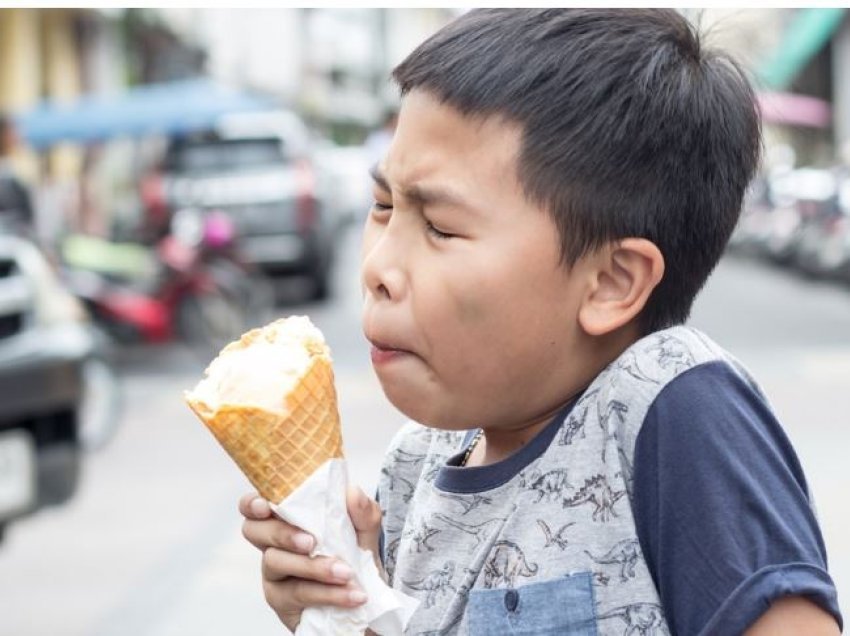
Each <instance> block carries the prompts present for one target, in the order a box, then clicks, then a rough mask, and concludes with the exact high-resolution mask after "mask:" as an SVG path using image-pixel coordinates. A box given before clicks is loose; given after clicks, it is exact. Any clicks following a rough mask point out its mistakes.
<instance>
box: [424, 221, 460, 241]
mask: <svg viewBox="0 0 850 636" xmlns="http://www.w3.org/2000/svg"><path fill="white" fill-rule="evenodd" d="M425 229H426V230H427V231H428V233H429V234H430V235H431V236H433V237H434V238H436V239H439V240H446V239H450V238H454V236H455V235H454V234H448V233H446V232H442V231H440V230H439V229H437V228H436V227H435V226H434V224H433V223H431V221H425Z"/></svg>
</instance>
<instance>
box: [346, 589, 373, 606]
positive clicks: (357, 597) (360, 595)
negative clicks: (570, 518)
mask: <svg viewBox="0 0 850 636" xmlns="http://www.w3.org/2000/svg"><path fill="white" fill-rule="evenodd" d="M367 598H368V597H367V596H366V592H364V591H363V590H351V591H350V592H349V593H348V600H350V601H351V602H352V603H356V604H357V605H360V604H361V603H365V602H366V599H367Z"/></svg>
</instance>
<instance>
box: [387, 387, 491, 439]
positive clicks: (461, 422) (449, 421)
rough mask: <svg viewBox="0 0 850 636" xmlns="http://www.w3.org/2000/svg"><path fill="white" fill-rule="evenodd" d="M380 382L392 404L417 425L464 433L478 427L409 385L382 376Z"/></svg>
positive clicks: (447, 406) (444, 404)
mask: <svg viewBox="0 0 850 636" xmlns="http://www.w3.org/2000/svg"><path fill="white" fill-rule="evenodd" d="M378 380H379V381H380V383H381V388H382V389H383V390H384V395H386V396H387V399H388V400H389V401H390V404H392V405H393V406H394V407H395V408H396V410H398V411H399V412H400V413H402V414H403V415H404V416H405V417H408V418H410V419H411V420H413V421H414V422H416V423H417V424H422V425H423V426H427V427H429V428H437V429H440V430H444V431H464V430H467V429H469V428H475V426H476V424H469V423H467V422H465V419H464V418H461V417H458V414H457V412H456V411H455V410H453V409H452V408H451V405H450V404H446V403H436V402H435V400H434V399H433V396H430V395H427V394H425V393H423V392H421V391H416V390H415V389H413V387H411V386H409V385H406V386H402V385H401V384H400V383H398V382H391V381H384V380H383V379H381V377H380V375H379V376H378Z"/></svg>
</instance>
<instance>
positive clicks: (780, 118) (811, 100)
mask: <svg viewBox="0 0 850 636" xmlns="http://www.w3.org/2000/svg"><path fill="white" fill-rule="evenodd" d="M757 98H758V105H759V109H760V110H761V116H762V121H764V122H765V123H766V124H782V125H786V126H803V127H806V128H826V127H827V126H829V124H830V122H831V120H832V107H831V106H830V104H829V102H826V101H824V100H822V99H818V98H817V97H810V96H808V95H795V94H793V93H783V92H767V93H765V92H762V93H759V94H758V95H757Z"/></svg>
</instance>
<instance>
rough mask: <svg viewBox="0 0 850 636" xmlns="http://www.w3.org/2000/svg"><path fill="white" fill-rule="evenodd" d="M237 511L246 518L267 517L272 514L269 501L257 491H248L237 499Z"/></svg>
mask: <svg viewBox="0 0 850 636" xmlns="http://www.w3.org/2000/svg"><path fill="white" fill-rule="evenodd" d="M239 512H240V513H241V514H242V516H243V517H245V518H246V519H268V518H269V517H271V516H272V509H271V506H269V502H268V501H266V500H265V499H263V498H262V497H260V496H259V495H257V493H249V494H247V495H243V496H242V497H241V498H240V499H239Z"/></svg>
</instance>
